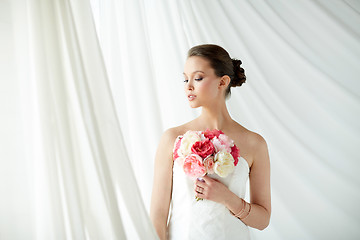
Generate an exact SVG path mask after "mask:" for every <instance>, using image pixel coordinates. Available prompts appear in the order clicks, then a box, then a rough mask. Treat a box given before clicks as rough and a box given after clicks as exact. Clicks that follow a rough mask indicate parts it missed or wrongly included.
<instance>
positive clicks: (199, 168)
mask: <svg viewBox="0 0 360 240" xmlns="http://www.w3.org/2000/svg"><path fill="white" fill-rule="evenodd" d="M183 168H184V172H185V174H186V175H188V176H189V177H195V178H196V177H202V176H204V175H205V173H206V168H205V166H204V164H203V163H202V158H201V157H200V156H199V155H197V154H189V155H187V156H186V157H185V159H184V166H183Z"/></svg>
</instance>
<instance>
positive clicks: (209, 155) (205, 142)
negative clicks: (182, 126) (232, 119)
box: [173, 129, 240, 178]
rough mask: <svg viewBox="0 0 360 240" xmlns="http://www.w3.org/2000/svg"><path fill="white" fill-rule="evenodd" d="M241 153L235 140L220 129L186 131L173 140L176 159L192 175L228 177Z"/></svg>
mask: <svg viewBox="0 0 360 240" xmlns="http://www.w3.org/2000/svg"><path fill="white" fill-rule="evenodd" d="M239 157H240V150H239V148H237V147H236V145H235V144H234V141H233V140H232V139H230V138H229V137H228V136H227V135H225V134H224V133H223V132H222V131H220V130H217V129H214V130H209V129H207V130H205V131H187V132H186V133H185V134H184V135H180V136H178V137H177V138H176V140H175V143H174V149H173V159H174V162H177V163H178V164H180V166H181V167H182V168H183V170H184V172H185V174H186V175H187V176H189V177H191V178H201V177H203V176H204V175H206V174H213V173H216V174H217V175H219V176H220V177H222V178H225V177H227V176H228V175H229V174H230V173H232V172H233V171H234V168H235V166H236V165H237V163H238V161H239Z"/></svg>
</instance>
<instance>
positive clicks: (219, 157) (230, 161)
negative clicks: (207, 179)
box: [214, 151, 235, 178]
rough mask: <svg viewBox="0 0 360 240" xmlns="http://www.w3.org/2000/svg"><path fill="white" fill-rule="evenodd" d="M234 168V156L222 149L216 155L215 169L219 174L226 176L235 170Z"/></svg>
mask: <svg viewBox="0 0 360 240" xmlns="http://www.w3.org/2000/svg"><path fill="white" fill-rule="evenodd" d="M234 168H235V166H234V158H233V156H232V155H231V154H230V153H228V152H226V151H220V152H218V153H217V154H216V155H215V166H214V171H215V173H216V174H217V175H219V176H220V177H223V178H225V177H226V176H227V175H229V174H230V173H232V172H233V171H234Z"/></svg>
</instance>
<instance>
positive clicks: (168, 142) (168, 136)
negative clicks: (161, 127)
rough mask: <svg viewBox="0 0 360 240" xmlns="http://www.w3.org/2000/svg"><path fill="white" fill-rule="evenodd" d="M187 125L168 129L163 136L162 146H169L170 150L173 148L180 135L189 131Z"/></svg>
mask: <svg viewBox="0 0 360 240" xmlns="http://www.w3.org/2000/svg"><path fill="white" fill-rule="evenodd" d="M187 127H188V126H187V124H183V125H180V126H176V127H172V128H168V129H166V130H165V131H164V132H163V133H162V136H161V140H160V144H161V145H163V146H167V147H168V148H170V147H171V150H172V147H173V144H174V143H175V140H176V138H177V137H178V136H179V135H183V134H184V133H185V132H186V130H187Z"/></svg>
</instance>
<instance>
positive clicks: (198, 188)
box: [195, 187, 204, 193]
mask: <svg viewBox="0 0 360 240" xmlns="http://www.w3.org/2000/svg"><path fill="white" fill-rule="evenodd" d="M195 191H196V192H198V193H203V192H204V188H202V187H196V188H195Z"/></svg>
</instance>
